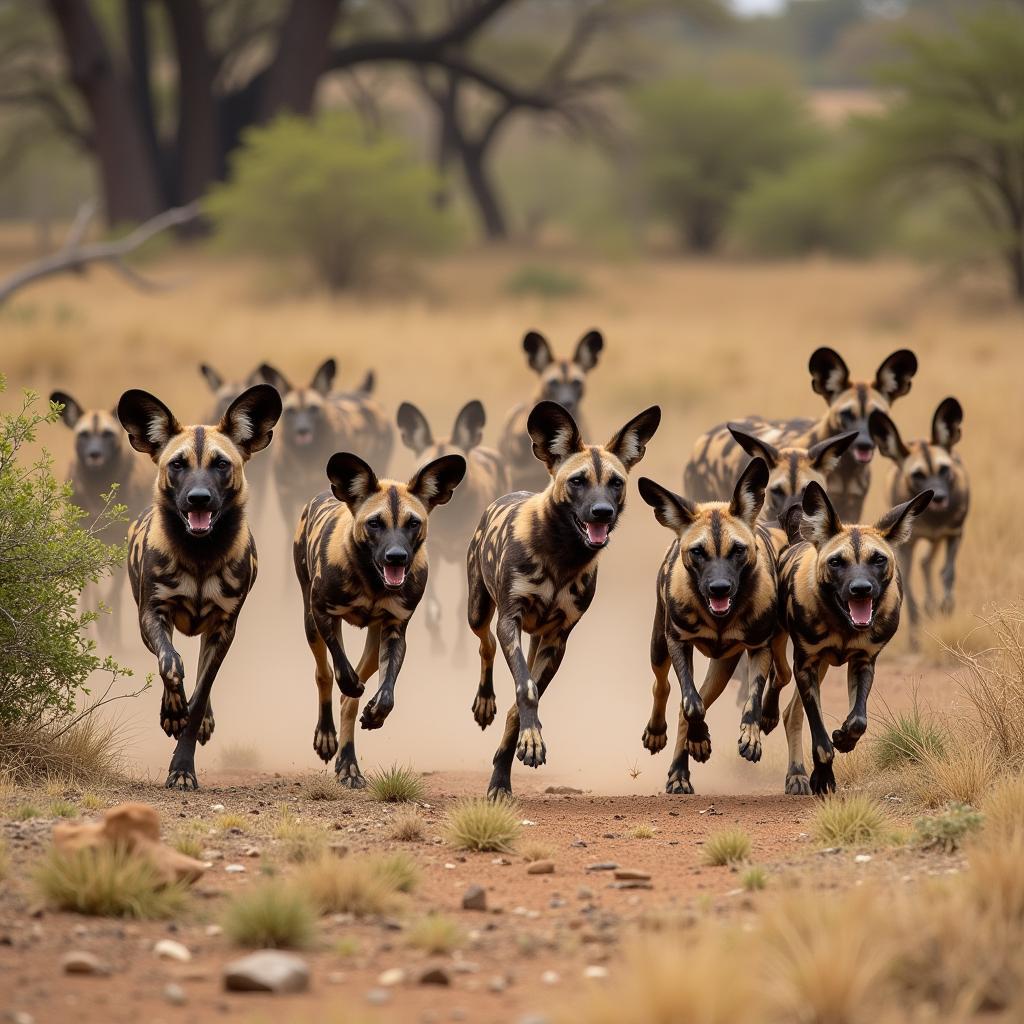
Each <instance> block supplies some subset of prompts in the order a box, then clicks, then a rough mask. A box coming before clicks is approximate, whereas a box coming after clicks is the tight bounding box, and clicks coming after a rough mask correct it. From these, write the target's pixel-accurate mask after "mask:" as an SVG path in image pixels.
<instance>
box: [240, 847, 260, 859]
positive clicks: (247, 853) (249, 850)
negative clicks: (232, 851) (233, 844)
mask: <svg viewBox="0 0 1024 1024" xmlns="http://www.w3.org/2000/svg"><path fill="white" fill-rule="evenodd" d="M259 855H260V848H259V847H258V846H247V847H246V848H245V849H244V850H243V851H242V856H243V857H258V856H259Z"/></svg>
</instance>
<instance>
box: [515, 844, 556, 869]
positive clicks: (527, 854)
mask: <svg viewBox="0 0 1024 1024" xmlns="http://www.w3.org/2000/svg"><path fill="white" fill-rule="evenodd" d="M516 853H518V854H519V856H520V857H522V858H523V860H525V861H527V862H528V863H530V864H532V863H534V862H535V861H538V860H551V858H552V857H554V855H555V848H554V847H553V846H552V845H551V844H550V843H545V842H543V841H542V840H539V839H528V840H526V841H525V842H522V843H518V844H517V845H516Z"/></svg>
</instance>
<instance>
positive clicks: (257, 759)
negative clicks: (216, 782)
mask: <svg viewBox="0 0 1024 1024" xmlns="http://www.w3.org/2000/svg"><path fill="white" fill-rule="evenodd" d="M220 766H221V767H222V768H226V769H228V770H229V771H237V772H255V771H259V770H260V768H261V767H262V766H263V755H262V754H261V753H260V752H259V749H258V748H257V747H254V746H251V745H249V744H247V743H229V744H227V745H226V746H225V747H223V748H222V750H221V752H220Z"/></svg>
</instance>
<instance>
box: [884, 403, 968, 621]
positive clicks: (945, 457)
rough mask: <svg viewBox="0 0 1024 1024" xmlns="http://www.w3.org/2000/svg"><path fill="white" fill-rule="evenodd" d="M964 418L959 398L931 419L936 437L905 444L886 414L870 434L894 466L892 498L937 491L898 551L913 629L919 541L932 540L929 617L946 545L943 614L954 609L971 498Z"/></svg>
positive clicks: (927, 567)
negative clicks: (959, 448) (963, 456)
mask: <svg viewBox="0 0 1024 1024" xmlns="http://www.w3.org/2000/svg"><path fill="white" fill-rule="evenodd" d="M963 419H964V411H963V409H962V408H961V407H960V403H959V402H958V401H957V400H956V399H955V398H946V399H943V401H942V402H940V403H939V407H938V408H937V409H936V410H935V415H934V416H933V417H932V434H931V439H930V440H920V441H911V442H910V444H905V443H904V442H903V440H902V439H901V438H900V432H899V430H897V429H896V424H895V423H893V421H892V420H891V419H889V417H888V416H886V415H885V413H883V412H874V413H872V414H871V432H872V435H873V436H874V438H875V443H876V444H877V445H878V450H879V451H880V452H881V453H882V454H883V455H884V456H885V457H886V458H889V459H892V461H893V462H894V463H895V467H894V469H893V472H892V476H891V478H890V480H889V497H890V500H891V501H893V502H900V501H906V500H907V499H908V498H909V497H910V496H911V495H912V494H914V493H916V492H917V491H920V490H923V489H924V488H926V487H927V488H928V489H930V490H931V491H933V492H934V497H933V498H932V502H931V504H930V505H929V506H928V509H927V511H925V513H924V514H923V515H922V516H921V517H920V519H918V521H917V525H916V526H915V527H914V536H913V537H912V538H911V539H910V540H909V541H908V542H907V543H906V544H904V545H903V546H902V547H901V548H900V549H899V553H898V555H899V560H900V570H901V572H902V573H903V586H904V588H905V589H906V595H907V611H908V612H909V613H910V625H911V628H913V627H914V626H916V625H917V622H918V605H917V601H916V599H915V598H914V593H913V589H912V587H911V571H912V568H913V564H914V546H915V545H916V544H917V542H918V541H919V540H923V541H927V542H928V545H929V547H928V552H927V554H926V555H925V557H924V558H923V559H922V560H921V573H922V575H923V577H924V594H925V604H924V610H925V613H926V614H928V615H932V614H934V612H935V597H934V594H933V592H932V563H933V562H934V561H935V556H936V555H937V554H938V551H939V548H940V547H941V546H942V545H943V544H945V546H946V560H945V563H944V564H943V567H942V601H941V603H940V604H939V611H940V612H941V613H942V614H943V615H949V614H950V613H951V612H952V611H953V585H954V583H955V582H956V556H957V552H958V551H959V550H960V541H961V540H962V538H963V533H964V521H965V520H966V518H967V509H968V506H969V505H970V499H971V488H970V481H969V480H968V477H967V470H966V469H965V468H964V464H963V462H961V460H960V455H959V454H958V453H957V452H955V451H953V448H954V446H955V445H956V444H957V442H958V441H959V440H960V436H961V425H962V424H963Z"/></svg>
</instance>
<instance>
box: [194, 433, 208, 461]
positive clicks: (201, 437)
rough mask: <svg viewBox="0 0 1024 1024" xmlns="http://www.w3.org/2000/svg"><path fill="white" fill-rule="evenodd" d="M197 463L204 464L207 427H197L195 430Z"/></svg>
mask: <svg viewBox="0 0 1024 1024" xmlns="http://www.w3.org/2000/svg"><path fill="white" fill-rule="evenodd" d="M194 437H195V445H196V462H197V463H198V464H199V465H200V466H201V465H202V464H203V450H204V448H205V447H206V427H196V430H195V434H194Z"/></svg>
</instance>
